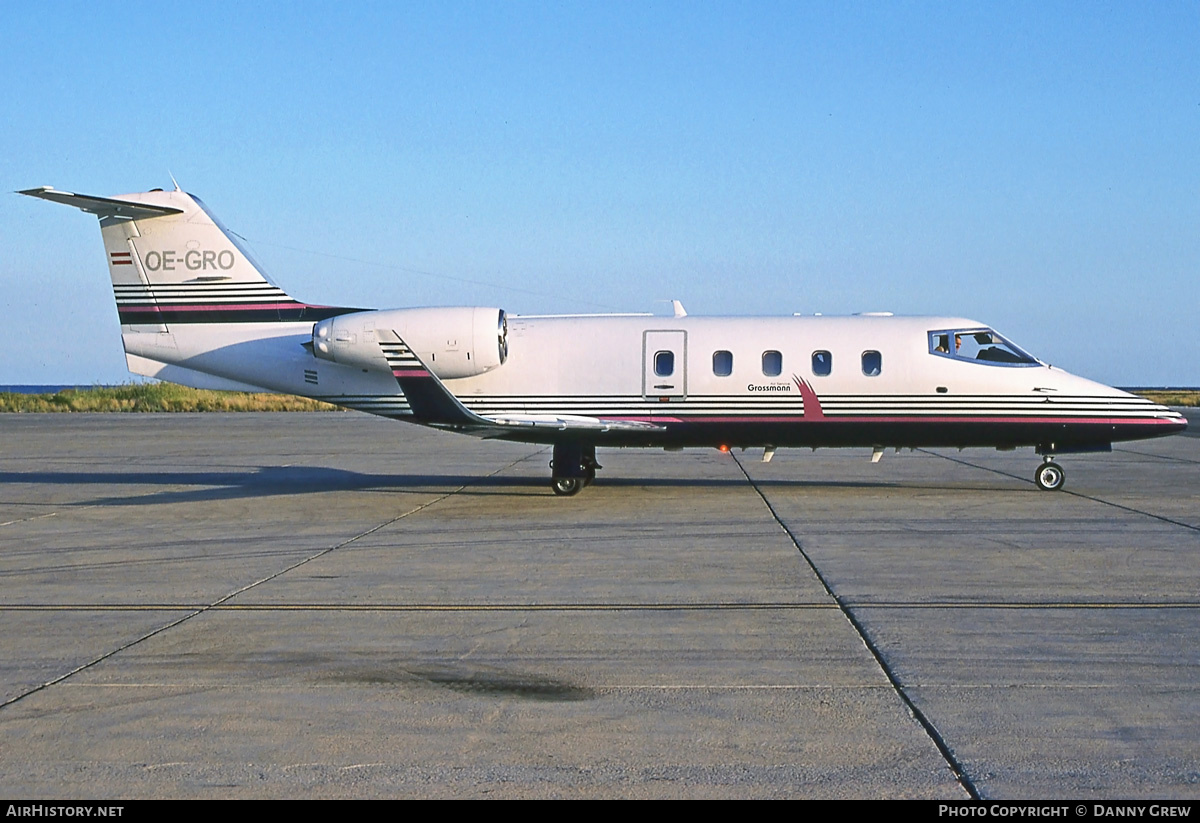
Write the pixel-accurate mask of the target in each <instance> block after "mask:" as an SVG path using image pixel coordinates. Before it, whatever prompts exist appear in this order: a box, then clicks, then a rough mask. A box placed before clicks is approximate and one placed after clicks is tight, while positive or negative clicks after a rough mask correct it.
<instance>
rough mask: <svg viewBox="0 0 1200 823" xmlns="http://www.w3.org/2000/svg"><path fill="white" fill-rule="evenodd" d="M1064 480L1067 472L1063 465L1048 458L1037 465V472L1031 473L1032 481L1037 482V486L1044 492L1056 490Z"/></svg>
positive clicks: (1061, 485)
mask: <svg viewBox="0 0 1200 823" xmlns="http://www.w3.org/2000/svg"><path fill="white" fill-rule="evenodd" d="M1066 480H1067V473H1066V472H1065V471H1063V467H1062V466H1060V465H1058V464H1057V463H1054V462H1052V461H1050V460H1047V461H1046V462H1045V463H1043V464H1042V465H1040V466H1038V470H1037V472H1036V473H1035V474H1034V475H1033V482H1034V483H1037V487H1038V488H1039V489H1041V490H1042V491H1044V492H1056V491H1058V490H1059V489H1061V488H1062V487H1063V483H1065V482H1066Z"/></svg>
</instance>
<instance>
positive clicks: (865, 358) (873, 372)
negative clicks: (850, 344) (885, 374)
mask: <svg viewBox="0 0 1200 823" xmlns="http://www.w3.org/2000/svg"><path fill="white" fill-rule="evenodd" d="M862 369H863V374H865V375H866V376H867V377H878V376H879V373H880V372H882V371H883V355H882V354H880V353H879V352H877V351H865V352H863V353H862Z"/></svg>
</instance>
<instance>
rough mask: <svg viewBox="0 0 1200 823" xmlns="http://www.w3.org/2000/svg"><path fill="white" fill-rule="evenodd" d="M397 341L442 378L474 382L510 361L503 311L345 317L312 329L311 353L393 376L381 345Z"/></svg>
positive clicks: (433, 311)
mask: <svg viewBox="0 0 1200 823" xmlns="http://www.w3.org/2000/svg"><path fill="white" fill-rule="evenodd" d="M395 336H399V338H400V339H401V340H403V341H404V343H405V344H406V345H407V346H408V347H409V348H410V349H411V350H412V351H413V353H414V354H416V355H417V357H419V358H421V362H422V363H424V364H425V365H426V366H427V367H428V368H429V370H430V371H432V372H433V373H434V374H436V375H437V376H438V377H441V378H444V379H453V378H456V377H474V376H475V375H477V374H483V373H484V372H489V371H491V370H492V369H494V368H497V367H499V366H501V365H503V364H504V361H505V360H507V359H508V317H507V315H505V313H504V309H492V308H480V307H475V306H466V307H454V308H428V309H385V310H381V311H363V312H354V313H353V314H342V315H338V316H337V317H330V318H327V319H325V320H322V321H320V322H319V323H317V324H316V325H314V326H313V330H312V352H313V356H314V357H317V358H318V359H320V360H328V361H329V362H331V363H341V364H342V365H346V366H357V367H359V368H362V369H368V370H371V371H384V372H389V373H390V372H391V367H390V366H389V365H388V362H387V360H386V358H385V357H384V355H383V350H382V349H381V348H380V347H379V344H380V342H385V343H386V342H393V341H394V339H395Z"/></svg>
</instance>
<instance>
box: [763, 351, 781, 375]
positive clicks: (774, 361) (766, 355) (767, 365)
mask: <svg viewBox="0 0 1200 823" xmlns="http://www.w3.org/2000/svg"><path fill="white" fill-rule="evenodd" d="M762 364H763V374H765V375H766V376H767V377H778V376H779V375H781V374H783V355H782V354H780V353H779V352H777V351H765V352H763V358H762Z"/></svg>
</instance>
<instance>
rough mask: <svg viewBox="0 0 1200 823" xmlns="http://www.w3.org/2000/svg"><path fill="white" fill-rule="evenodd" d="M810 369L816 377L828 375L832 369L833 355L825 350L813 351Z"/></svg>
mask: <svg viewBox="0 0 1200 823" xmlns="http://www.w3.org/2000/svg"><path fill="white" fill-rule="evenodd" d="M812 371H813V374H814V375H815V376H817V377H828V376H829V374H830V373H831V372H832V371H833V355H832V354H830V353H829V352H827V351H815V352H813V355H812Z"/></svg>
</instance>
